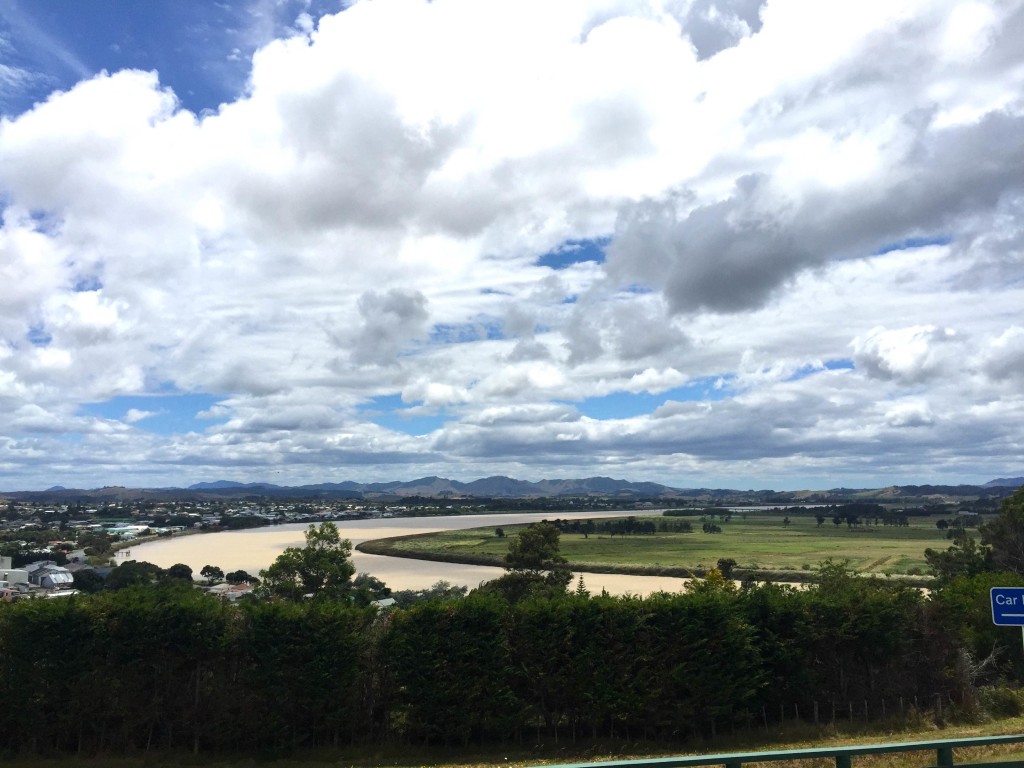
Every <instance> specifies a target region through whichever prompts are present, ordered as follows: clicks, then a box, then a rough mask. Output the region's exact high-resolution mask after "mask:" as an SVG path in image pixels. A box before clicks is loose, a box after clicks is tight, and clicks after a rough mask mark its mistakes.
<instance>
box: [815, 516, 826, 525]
mask: <svg viewBox="0 0 1024 768" xmlns="http://www.w3.org/2000/svg"><path fill="white" fill-rule="evenodd" d="M814 519H815V520H816V521H817V523H818V527H819V528H821V526H822V525H824V523H825V516H824V515H823V514H821V513H818V514H817V515H815V516H814Z"/></svg>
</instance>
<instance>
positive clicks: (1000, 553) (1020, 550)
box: [981, 486, 1024, 574]
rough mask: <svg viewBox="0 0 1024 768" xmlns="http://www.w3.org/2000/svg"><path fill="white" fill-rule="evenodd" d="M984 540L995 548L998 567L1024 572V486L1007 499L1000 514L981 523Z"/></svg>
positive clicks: (999, 568)
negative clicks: (989, 520) (987, 521)
mask: <svg viewBox="0 0 1024 768" xmlns="http://www.w3.org/2000/svg"><path fill="white" fill-rule="evenodd" d="M981 541H982V543H983V544H985V545H987V546H989V547H991V549H992V565H993V566H994V568H995V569H996V570H1000V571H1012V572H1013V573H1019V574H1024V486H1021V487H1020V488H1018V489H1017V490H1016V491H1015V492H1014V493H1013V495H1012V496H1010V497H1008V498H1006V499H1003V503H1002V507H1001V509H1000V510H999V517H997V518H996V519H995V520H993V521H991V522H989V523H985V524H984V525H983V526H981Z"/></svg>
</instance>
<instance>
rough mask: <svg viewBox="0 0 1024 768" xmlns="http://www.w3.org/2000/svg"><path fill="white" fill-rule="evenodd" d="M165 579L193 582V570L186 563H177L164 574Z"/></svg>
mask: <svg viewBox="0 0 1024 768" xmlns="http://www.w3.org/2000/svg"><path fill="white" fill-rule="evenodd" d="M163 577H164V578H165V579H181V580H182V581H192V569H191V568H189V567H188V566H187V565H185V564H184V563H175V564H174V565H172V566H171V567H170V568H168V569H167V570H166V571H164V573H163Z"/></svg>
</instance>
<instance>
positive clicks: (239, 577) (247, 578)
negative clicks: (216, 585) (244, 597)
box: [218, 569, 260, 584]
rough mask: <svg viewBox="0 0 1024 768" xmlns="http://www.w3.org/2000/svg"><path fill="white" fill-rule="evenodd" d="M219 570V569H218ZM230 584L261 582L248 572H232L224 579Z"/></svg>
mask: <svg viewBox="0 0 1024 768" xmlns="http://www.w3.org/2000/svg"><path fill="white" fill-rule="evenodd" d="M218 570H219V569H218ZM224 580H225V581H226V582H227V583H228V584H259V583H260V580H259V579H257V578H256V577H255V576H253V575H252V574H250V573H248V572H247V571H242V570H238V571H231V572H230V573H229V574H227V575H226V576H225V577H224Z"/></svg>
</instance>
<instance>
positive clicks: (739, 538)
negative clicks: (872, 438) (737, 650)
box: [372, 512, 951, 575]
mask: <svg viewBox="0 0 1024 768" xmlns="http://www.w3.org/2000/svg"><path fill="white" fill-rule="evenodd" d="M784 517H785V516H784V515H782V514H778V513H774V512H749V513H734V514H733V515H732V517H731V519H730V520H729V521H728V522H726V521H724V520H723V519H722V518H720V517H718V518H715V519H714V521H713V522H714V523H715V524H716V525H717V526H718V527H720V528H721V532H720V533H704V532H702V530H701V528H702V521H701V518H700V516H699V515H696V516H693V517H683V518H680V517H669V518H662V517H660V516H659V517H641V518H640V519H645V520H647V519H649V520H653V521H655V522H656V523H659V522H660V521H661V520H665V521H666V522H668V523H669V524H671V523H672V522H674V521H681V520H688V521H689V522H690V523H691V524H692V526H693V532H692V533H675V532H657V533H653V534H632V535H625V536H622V535H615V536H612V535H609V534H607V533H591V534H589V535H588V536H585V535H583V534H582V533H572V532H563V533H562V535H561V552H562V555H563V556H564V557H565V558H566V559H567V560H568V561H569V563H570V565H572V566H578V567H580V569H581V570H586V569H587V566H596V567H608V566H610V567H623V566H635V567H640V568H661V567H683V568H691V569H697V570H704V569H707V568H711V567H714V566H715V564H716V563H717V562H718V560H719V559H721V558H731V559H733V560H735V561H736V564H737V567H738V568H741V569H757V570H772V571H810V570H812V569H814V568H816V566H817V565H818V564H819V563H821V562H823V561H825V560H829V559H832V560H848V561H849V564H850V567H851V568H852V569H853V570H855V571H857V572H859V573H864V574H880V575H882V574H894V575H895V574H911V575H916V574H921V573H927V569H928V566H927V563H926V562H925V558H924V551H925V549H926V548H928V547H932V548H935V549H945V548H946V547H948V546H949V545H950V543H951V542H949V541H948V540H947V539H946V538H945V534H944V532H943V531H940V530H939V529H938V528H937V527H936V522H937V521H938V519H939V517H938V516H933V517H928V516H922V517H911V518H909V525H906V526H895V525H881V524H880V525H874V524H866V525H859V526H854V527H850V526H847V525H846V524H845V523H843V524H840V525H838V526H837V525H834V524H833V522H832V520H831V518H828V519H826V521H825V522H824V524H821V525H819V524H818V522H817V521H816V520H815V517H814V516H813V515H809V516H808V515H792V514H791V515H789V524H788V525H787V524H785V523H784ZM550 519H552V520H554V519H557V515H552V516H551V518H550ZM519 527H520V526H506V527H505V528H504V530H503V532H504V534H505V537H501V536H499V535H497V533H496V529H495V528H491V527H488V528H472V529H466V530H457V531H447V532H444V533H435V534H428V535H423V536H411V537H403V538H401V539H391V540H388V541H387V543H386V549H387V552H385V551H384V549H382V548H381V547H380V546H379V545H381V544H384V542H382V541H377V542H373V544H374V545H378V546H374V549H373V550H372V551H375V552H379V553H380V554H385V553H386V554H393V555H399V556H405V557H417V556H424V555H425V556H426V557H427V558H429V559H445V560H453V561H459V560H461V559H464V560H465V561H467V562H481V561H484V560H487V561H491V562H494V563H495V564H500V561H501V559H502V558H503V556H504V554H505V552H506V551H507V550H508V537H509V536H513V535H515V533H516V530H517V528H519Z"/></svg>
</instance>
